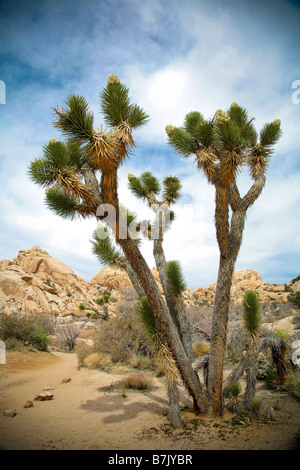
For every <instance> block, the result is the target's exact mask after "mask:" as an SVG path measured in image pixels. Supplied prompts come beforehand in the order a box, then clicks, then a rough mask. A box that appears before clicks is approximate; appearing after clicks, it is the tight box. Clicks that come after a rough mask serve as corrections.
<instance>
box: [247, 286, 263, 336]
mask: <svg viewBox="0 0 300 470" xmlns="http://www.w3.org/2000/svg"><path fill="white" fill-rule="evenodd" d="M243 310H244V317H243V319H244V328H245V330H246V334H247V335H249V336H250V337H251V338H256V337H257V336H258V334H259V329H260V325H261V316H260V305H259V299H258V295H257V293H256V292H255V291H246V292H245V293H244V299H243Z"/></svg>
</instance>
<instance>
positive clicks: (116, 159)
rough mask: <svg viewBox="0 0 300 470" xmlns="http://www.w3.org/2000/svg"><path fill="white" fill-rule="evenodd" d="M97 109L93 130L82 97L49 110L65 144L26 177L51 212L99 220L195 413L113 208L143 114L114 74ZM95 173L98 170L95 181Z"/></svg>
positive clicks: (152, 288)
mask: <svg viewBox="0 0 300 470" xmlns="http://www.w3.org/2000/svg"><path fill="white" fill-rule="evenodd" d="M100 107H101V110H102V113H103V116H104V121H105V124H106V125H107V126H108V129H103V128H101V129H100V130H95V129H94V127H93V114H92V113H91V112H90V110H89V107H88V104H87V102H86V100H85V98H84V97H82V96H75V95H71V96H69V97H68V98H67V100H66V108H61V109H59V108H58V107H57V108H54V115H55V123H54V125H55V127H56V128H58V129H59V130H60V131H61V132H62V133H63V135H64V136H65V137H67V138H69V139H71V143H70V144H68V142H67V143H63V142H57V141H50V142H49V143H48V145H46V146H45V147H44V155H43V157H42V158H39V159H36V160H34V161H33V162H32V163H31V165H30V170H29V171H30V176H31V179H32V180H33V181H34V182H35V183H37V184H39V185H41V186H43V187H45V188H47V189H46V204H47V205H48V207H49V208H50V209H51V210H52V211H54V213H56V214H58V215H60V216H62V217H65V218H71V219H72V218H74V217H75V216H76V215H79V216H82V217H90V216H96V217H97V218H98V220H99V219H100V220H101V219H102V220H103V219H105V223H106V224H107V225H108V227H109V228H110V229H111V230H112V233H113V234H114V237H115V240H116V242H117V243H118V245H119V246H120V247H121V249H122V252H123V253H124V256H125V257H126V259H127V260H128V262H129V263H130V266H131V268H132V270H133V271H134V273H135V275H136V277H137V278H138V280H139V283H140V285H141V287H142V289H143V290H144V292H145V294H146V296H147V298H148V301H149V304H150V306H151V308H152V311H153V314H154V316H155V320H156V322H157V324H158V326H159V328H160V331H161V333H162V335H163V337H164V339H165V341H166V344H167V346H168V348H169V349H170V351H171V353H172V355H173V358H174V360H175V361H176V364H177V366H178V369H179V371H180V375H181V377H182V379H183V382H184V384H185V386H186V387H187V389H188V391H189V393H190V394H191V396H192V397H193V400H194V407H195V411H196V412H199V411H205V410H206V408H207V400H206V395H205V393H204V391H203V388H202V386H201V384H200V381H199V379H198V377H197V376H196V374H195V373H194V371H193V368H192V366H191V363H190V361H189V358H188V356H187V354H186V352H185V349H184V347H183V344H182V341H181V338H180V336H179V333H178V330H177V328H176V326H175V324H174V322H173V320H172V317H171V315H170V312H169V309H168V308H167V305H166V302H165V301H164V299H163V297H162V295H161V294H160V291H159V289H158V286H157V283H156V281H155V278H154V277H153V275H152V273H151V271H150V269H149V267H148V265H147V263H146V261H145V259H144V257H143V256H142V254H141V252H140V249H139V247H138V243H137V242H136V240H135V239H133V238H131V237H130V236H127V237H126V236H125V237H124V229H126V230H125V231H127V224H126V222H125V221H124V218H123V217H122V215H121V213H120V209H119V200H118V184H117V183H118V168H119V166H120V165H121V164H122V163H123V162H124V160H125V159H126V158H127V157H128V156H129V153H130V151H131V150H132V149H133V147H134V146H135V141H134V139H133V130H135V129H137V128H139V127H141V126H142V125H144V124H145V123H146V122H147V120H148V116H147V114H146V113H145V112H144V111H143V109H141V108H140V107H139V106H137V105H136V104H132V103H131V100H130V98H129V90H128V88H127V87H126V86H125V85H123V84H122V83H121V82H120V80H119V79H118V77H117V76H115V75H111V76H110V77H109V78H108V82H107V85H106V87H104V89H103V90H102V92H101V94H100ZM69 146H70V147H72V148H71V149H70V148H69ZM81 156H82V158H81ZM97 171H100V173H101V181H100V184H99V182H98V180H97V177H96V172H97Z"/></svg>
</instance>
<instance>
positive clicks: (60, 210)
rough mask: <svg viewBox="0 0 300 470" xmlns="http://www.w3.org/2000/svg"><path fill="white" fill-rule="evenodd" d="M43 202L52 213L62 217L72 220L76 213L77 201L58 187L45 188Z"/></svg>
mask: <svg viewBox="0 0 300 470" xmlns="http://www.w3.org/2000/svg"><path fill="white" fill-rule="evenodd" d="M45 203H46V206H47V207H48V208H49V209H50V210H51V211H52V212H54V214H56V215H59V216H60V217H63V218H64V219H71V220H73V219H74V218H75V216H76V214H77V209H76V207H77V206H78V204H79V201H78V200H77V199H76V198H75V197H73V196H71V195H70V194H66V193H65V192H64V191H62V190H60V189H57V188H48V189H47V190H46V197H45Z"/></svg>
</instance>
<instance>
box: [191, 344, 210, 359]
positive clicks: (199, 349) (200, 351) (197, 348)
mask: <svg viewBox="0 0 300 470" xmlns="http://www.w3.org/2000/svg"><path fill="white" fill-rule="evenodd" d="M209 349H210V344H209V343H208V342H207V341H201V342H198V341H197V342H196V343H194V344H193V352H194V356H195V358H197V357H200V356H203V355H204V354H209Z"/></svg>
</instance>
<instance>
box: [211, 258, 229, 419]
mask: <svg viewBox="0 0 300 470" xmlns="http://www.w3.org/2000/svg"><path fill="white" fill-rule="evenodd" d="M234 262H235V260H234V259H233V258H222V257H220V264H219V273H218V281H217V289H216V296H215V304H214V311H213V318H212V332H211V342H210V353H209V372H208V392H209V396H210V399H211V405H212V411H213V414H215V415H220V416H221V415H222V414H223V395H222V386H223V367H224V359H225V352H226V341H227V324H228V313H229V303H230V289H231V283H232V276H233V271H234Z"/></svg>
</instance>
